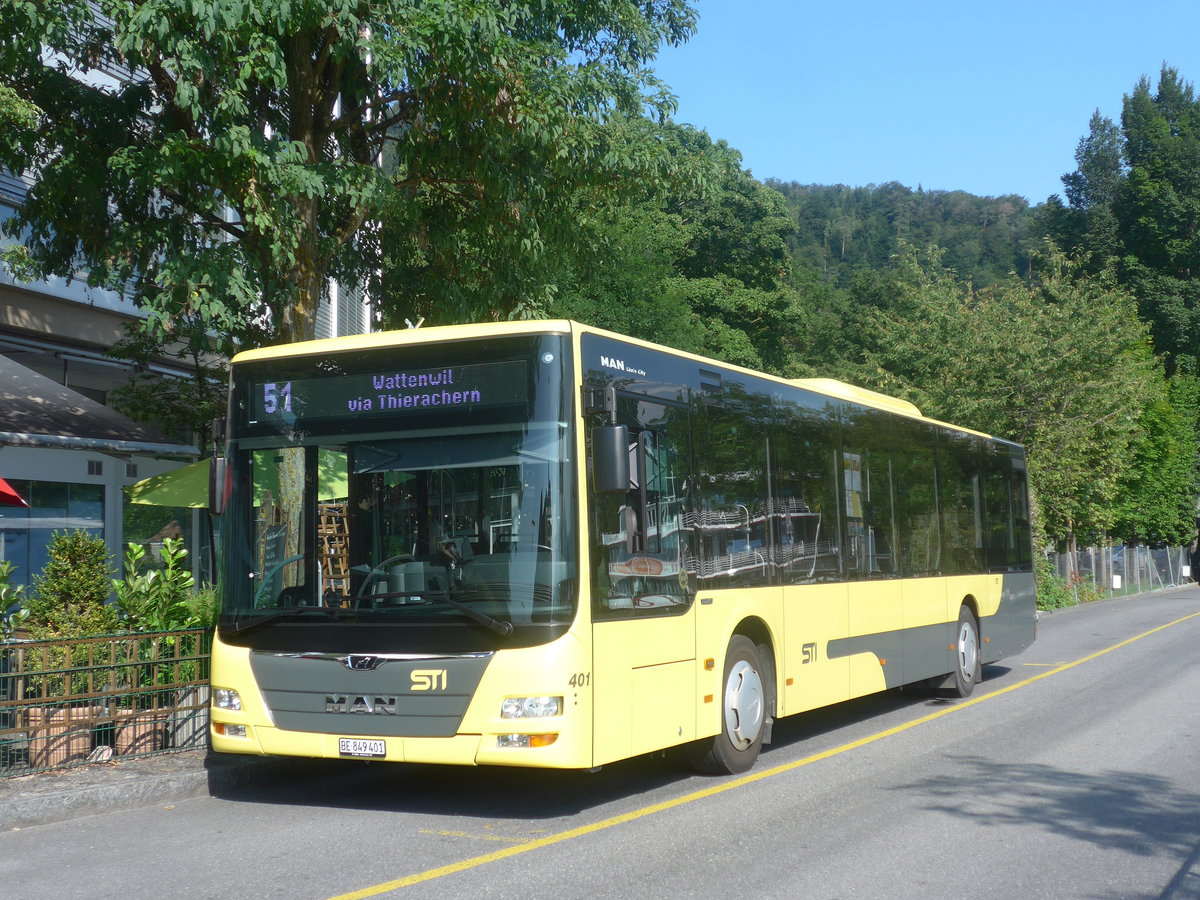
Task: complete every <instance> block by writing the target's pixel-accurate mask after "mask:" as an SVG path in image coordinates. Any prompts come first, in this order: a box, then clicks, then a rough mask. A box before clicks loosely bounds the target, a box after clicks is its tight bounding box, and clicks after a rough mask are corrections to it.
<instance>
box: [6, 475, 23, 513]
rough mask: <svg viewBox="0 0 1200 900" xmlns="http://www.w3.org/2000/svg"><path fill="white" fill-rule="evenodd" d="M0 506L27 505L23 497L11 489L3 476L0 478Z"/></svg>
mask: <svg viewBox="0 0 1200 900" xmlns="http://www.w3.org/2000/svg"><path fill="white" fill-rule="evenodd" d="M0 506H24V507H26V508H28V507H29V504H28V503H26V502H25V498H24V497H22V496H21V495H20V494H18V493H17V492H16V491H14V490H13V489H12V485H10V484H9V483H8V482H7V481H5V480H4V479H3V478H0Z"/></svg>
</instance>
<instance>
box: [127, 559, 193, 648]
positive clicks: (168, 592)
mask: <svg viewBox="0 0 1200 900" xmlns="http://www.w3.org/2000/svg"><path fill="white" fill-rule="evenodd" d="M187 556H188V552H187V550H186V549H185V548H184V546H183V541H182V540H180V539H172V538H167V539H166V540H165V541H163V544H162V562H163V565H162V568H161V569H150V570H148V571H147V570H145V564H146V548H145V547H143V546H142V545H141V544H129V545H128V547H127V548H126V550H125V578H124V579H123V580H114V581H113V587H114V588H116V592H117V608H118V609H119V610H120V611H121V614H122V616H123V617H124V618H125V620H126V622H127V624H128V626H129V627H130V628H131V629H132V630H133V631H177V630H180V629H184V628H195V627H197V626H198V625H201V624H202V622H201V620H200V617H199V615H198V614H197V613H198V610H197V609H196V608H195V606H196V604H195V601H194V600H193V592H192V588H193V587H194V585H195V580H194V579H193V578H192V573H191V572H190V571H189V570H188V562H187Z"/></svg>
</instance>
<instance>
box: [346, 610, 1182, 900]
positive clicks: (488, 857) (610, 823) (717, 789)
mask: <svg viewBox="0 0 1200 900" xmlns="http://www.w3.org/2000/svg"><path fill="white" fill-rule="evenodd" d="M1197 616H1200V612H1194V613H1192V614H1190V615H1187V616H1183V617H1182V618H1179V619H1176V620H1175V621H1174V622H1168V623H1166V624H1165V625H1159V626H1158V627H1157V628H1151V629H1150V630H1149V631H1144V632H1142V633H1141V634H1139V635H1135V636H1134V637H1131V638H1127V639H1126V640H1123V641H1121V642H1120V643H1117V644H1113V645H1112V646H1109V647H1105V648H1104V649H1103V650H1097V651H1096V652H1095V653H1089V654H1088V655H1087V656H1082V657H1080V658H1079V659H1076V660H1073V661H1072V662H1067V663H1062V664H1060V665H1058V666H1055V667H1054V668H1053V669H1050V670H1048V671H1046V672H1042V673H1041V674H1039V675H1034V676H1033V677H1031V678H1026V679H1025V680H1024V681H1018V682H1017V683H1016V684H1010V685H1008V686H1007V687H1003V688H999V689H998V690H995V691H991V692H989V693H987V694H982V695H980V696H978V697H972V698H971V699H969V700H963V701H961V702H958V703H955V704H954V705H953V706H944V707H942V708H940V709H938V710H937V711H936V712H931V713H929V714H927V715H924V716H921V717H920V718H919V719H913V720H912V721H911V722H906V723H904V724H903V725H897V726H895V727H894V728H888V729H886V730H884V731H879V732H876V733H875V734H871V735H867V736H866V737H863V738H859V739H858V740H855V741H850V742H849V743H846V744H842V745H841V746H838V747H833V748H831V749H829V750H822V751H821V752H820V753H814V754H812V755H811V756H806V757H804V758H803V759H797V760H794V761H793V762H790V763H784V764H783V765H780V766H774V767H773V768H770V769H763V770H761V771H757V772H751V773H749V774H747V775H743V776H741V777H740V778H734V779H732V780H731V781H723V782H721V783H720V784H716V785H713V786H712V787H707V788H704V789H702V790H699V791H693V792H692V793H690V794H685V795H684V796H682V797H676V798H674V799H673V800H664V801H663V802H662V803H655V804H652V805H650V806H643V807H642V808H641V809H635V810H631V811H630V812H627V813H621V815H619V816H612V817H611V818H608V819H603V820H601V821H599V822H593V823H592V824H591V825H580V826H579V827H578V828H569V829H567V830H566V831H560V832H558V833H557V834H551V835H547V836H546V837H543V838H537V839H535V840H532V841H527V842H526V843H523V844H518V845H516V846H515V847H505V848H504V849H503V850H496V851H493V852H492V853H485V854H483V855H482V856H474V857H471V858H470V859H464V860H461V861H460V862H456V863H450V864H449V865H446V866H439V867H438V868H436V869H427V870H425V871H424V872H417V873H415V874H413V875H407V876H405V877H404V878H397V879H395V880H394V881H385V882H383V883H382V884H377V885H374V886H372V887H366V888H363V889H362V890H358V891H352V892H350V893H348V894H339V895H337V896H336V897H331V898H330V900H362V898H365V897H377V896H378V895H380V894H386V893H388V892H389V891H395V890H399V889H400V888H405V887H411V886H412V885H414V884H421V883H422V882H426V881H433V880H434V879H436V878H443V877H445V876H446V875H453V874H454V873H456V872H465V871H466V870H467V869H474V868H478V867H479V866H484V865H487V864H488V863H493V862H498V861H499V860H502V859H508V858H509V857H510V856H517V855H518V854H521V853H529V852H530V851H532V850H540V849H542V848H543V847H550V846H552V845H554V844H561V843H562V842H563V841H569V840H571V839H572V838H577V837H583V836H584V835H588V834H594V833H595V832H597V831H604V830H606V829H608V828H612V827H614V826H616V825H624V824H625V823H626V822H633V821H636V820H637V819H643V818H645V817H646V816H652V815H655V814H656V813H660V812H665V811H667V810H669V809H675V808H677V807H680V806H685V805H687V804H689V803H695V802H696V801H697V800H704V799H707V798H708V797H715V796H716V795H718V794H723V793H725V792H726V791H731V790H734V789H735V788H739V787H742V786H744V785H747V784H753V783H754V782H756V781H762V780H763V779H766V778H774V777H775V776H776V775H782V774H784V773H786V772H791V771H794V770H795V769H799V768H802V767H803V766H807V765H811V764H812V763H815V762H820V761H821V760H824V759H829V758H830V757H833V756H838V755H840V754H842V753H846V752H848V751H850V750H857V749H858V748H859V747H865V746H867V745H868V744H873V743H875V742H876V741H881V740H883V739H884V738H889V737H893V736H895V735H897V734H901V733H902V732H905V731H908V730H909V729H910V728H916V727H917V726H919V725H924V724H926V723H928V722H932V721H933V720H934V719H940V718H941V717H942V716H948V715H950V713H953V712H957V711H958V710H960V709H967V708H969V707H972V706H975V705H977V704H979V703H983V702H984V701H985V700H991V699H993V698H995V697H1002V696H1004V695H1005V694H1011V693H1012V692H1013V691H1016V690H1019V689H1021V688H1023V687H1027V686H1029V685H1031V684H1033V683H1034V682H1037V681H1041V680H1042V679H1043V678H1049V677H1051V676H1052V675H1058V674H1059V673H1060V672H1066V671H1067V670H1068V669H1073V668H1075V667H1076V666H1081V665H1083V664H1084V663H1086V662H1091V661H1092V660H1094V659H1099V658H1100V657H1101V656H1104V655H1105V654H1107V653H1112V652H1113V651H1114V650H1119V649H1121V648H1122V647H1127V646H1129V645H1130V644H1133V643H1136V642H1137V641H1140V640H1142V639H1143V638H1147V637H1150V635H1152V634H1157V633H1158V632H1160V631H1164V630H1166V629H1167V628H1172V627H1174V626H1175V625H1179V624H1181V623H1183V622H1186V621H1188V620H1189V619H1194V618H1196V617H1197Z"/></svg>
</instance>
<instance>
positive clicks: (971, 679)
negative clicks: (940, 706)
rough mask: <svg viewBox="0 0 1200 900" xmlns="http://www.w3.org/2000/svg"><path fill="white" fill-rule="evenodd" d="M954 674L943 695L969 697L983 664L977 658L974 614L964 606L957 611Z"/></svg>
mask: <svg viewBox="0 0 1200 900" xmlns="http://www.w3.org/2000/svg"><path fill="white" fill-rule="evenodd" d="M954 663H955V665H954V672H953V677H952V679H951V681H950V682H949V684H948V685H947V686H946V688H945V691H944V694H945V696H947V697H960V698H964V697H970V696H971V692H972V691H973V690H975V685H976V684H978V683H979V677H980V674H981V673H982V670H983V664H982V662H981V661H980V657H979V625H978V623H976V621H975V614H974V613H973V612H971V610H970V609H969V608H968V607H966V606H964V607H962V608H961V609H960V610H959V611H958V625H957V627H956V628H955V631H954Z"/></svg>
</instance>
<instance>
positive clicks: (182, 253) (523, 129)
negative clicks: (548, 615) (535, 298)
mask: <svg viewBox="0 0 1200 900" xmlns="http://www.w3.org/2000/svg"><path fill="white" fill-rule="evenodd" d="M694 25H695V15H694V13H693V11H692V10H691V9H690V8H689V6H688V5H687V3H686V0H539V2H533V0H526V2H520V0H518V2H512V3H504V4H496V3H486V2H484V3H481V2H478V0H432V2H429V0H426V2H421V0H323V2H313V0H308V2H306V0H288V2H285V0H207V2H204V3H196V2H193V0H74V2H60V3H44V4H43V3H33V2H24V0H0V83H3V84H4V85H6V86H7V87H8V88H10V89H11V90H12V91H14V92H15V93H16V95H17V96H18V97H19V98H21V99H22V100H23V101H25V102H26V103H30V104H34V105H36V107H38V108H39V109H40V110H41V113H42V114H41V116H40V117H39V119H38V121H37V123H36V126H35V127H19V125H18V127H11V128H7V127H6V128H5V129H3V130H2V131H0V163H2V164H3V165H5V166H6V167H8V168H9V169H11V170H14V171H19V172H23V173H26V174H28V175H31V176H32V177H33V178H34V179H35V181H34V185H33V188H32V189H31V191H30V193H29V196H28V198H27V200H26V202H25V204H24V205H23V207H22V208H21V210H20V211H19V214H18V216H17V217H16V218H14V219H12V220H10V223H9V226H8V227H9V233H10V234H14V235H19V236H20V237H21V240H22V244H23V246H22V247H21V248H19V249H18V250H17V251H15V252H12V253H10V254H9V261H10V264H14V265H16V266H17V267H18V270H19V272H20V273H21V274H22V275H24V276H30V277H32V276H37V275H47V274H67V273H86V277H87V278H88V279H89V280H90V281H91V282H92V283H95V284H102V285H106V286H109V287H114V288H122V289H123V288H127V287H129V286H132V290H133V291H134V292H135V294H136V296H137V299H138V300H139V301H140V302H141V303H142V304H143V305H144V306H145V308H147V309H148V310H149V311H150V319H149V321H150V324H151V325H152V326H156V327H158V328H159V329H160V330H161V331H164V332H167V333H171V332H173V331H174V330H176V328H177V325H178V323H179V322H181V321H187V322H193V321H195V320H196V319H197V318H199V319H200V320H201V321H204V322H206V323H208V324H210V325H211V326H213V327H215V328H217V329H220V330H223V331H226V332H231V333H240V334H248V335H251V337H250V339H251V340H261V339H267V338H270V339H275V340H281V341H290V340H297V339H304V338H308V337H311V336H312V335H313V332H314V326H315V322H316V314H317V308H318V304H319V303H320V302H321V295H322V290H323V287H324V285H325V284H326V281H327V279H330V278H335V279H340V280H342V281H347V282H351V283H362V282H368V281H372V280H374V284H373V287H375V288H376V293H375V296H374V299H375V301H376V302H377V303H378V304H380V307H381V308H382V309H383V310H384V311H385V316H386V317H387V318H389V319H390V320H395V319H397V318H402V317H403V315H404V313H405V307H404V298H403V297H402V296H399V295H398V294H393V295H387V294H385V293H384V291H385V289H386V288H387V287H388V285H387V284H385V283H381V282H380V281H379V280H378V278H377V275H378V274H379V273H380V272H381V271H382V270H383V267H384V265H385V263H387V262H388V261H389V259H388V257H387V253H386V251H387V249H388V248H387V247H386V246H385V243H384V241H383V240H382V233H383V230H384V229H385V228H386V227H387V222H389V221H391V222H400V223H403V222H405V221H413V220H417V221H418V224H419V220H420V216H416V215H415V214H414V213H413V212H412V210H413V209H415V208H418V207H420V206H421V205H422V204H426V203H429V202H431V198H433V200H435V201H437V202H439V203H449V204H450V205H452V206H453V205H457V206H458V207H460V208H465V207H470V206H472V205H475V206H478V205H480V204H482V205H484V206H487V207H488V208H489V209H491V210H496V209H503V210H505V211H506V213H507V216H506V217H505V218H503V219H502V220H498V221H497V220H494V219H492V217H490V216H473V217H472V216H468V217H466V218H467V219H468V220H469V224H470V225H471V226H472V227H474V228H475V229H476V233H475V234H474V235H473V236H472V241H473V246H475V247H478V246H480V245H483V248H484V251H486V249H487V246H486V245H487V241H488V240H489V237H490V236H492V235H500V236H501V237H502V238H503V241H501V242H500V243H501V244H502V245H504V246H508V243H507V242H508V239H509V238H510V237H511V236H512V234H513V233H514V232H515V233H517V234H518V236H519V237H518V241H519V243H518V246H523V247H525V248H526V250H527V252H529V253H536V252H537V250H538V248H539V247H540V246H541V242H542V241H543V236H542V229H541V228H540V223H539V217H538V212H539V210H538V200H539V199H540V197H541V196H542V193H543V191H545V190H546V189H547V187H548V185H549V184H551V183H552V182H554V181H555V179H561V178H565V179H567V181H568V182H569V181H570V179H571V178H572V177H578V178H579V179H580V183H581V184H583V185H584V186H585V187H587V188H589V189H591V188H592V187H593V186H594V185H596V184H597V183H598V179H597V178H595V177H588V176H587V175H586V174H580V175H578V176H576V174H575V173H588V172H594V171H595V170H596V164H597V161H600V166H599V168H600V170H601V171H603V172H607V173H609V174H611V173H612V172H613V171H615V170H618V169H620V170H622V171H626V172H627V171H631V170H632V171H635V172H636V173H637V174H640V175H645V176H647V177H656V176H658V175H660V174H661V172H662V169H663V166H664V165H665V163H664V162H663V160H664V155H663V154H658V153H656V152H655V149H654V144H653V143H652V142H642V143H639V144H635V147H636V149H630V145H629V143H628V142H627V141H626V140H625V139H624V138H623V139H620V140H613V139H611V137H610V135H609V134H608V133H607V132H606V131H605V123H606V122H608V121H609V120H610V119H613V118H614V117H621V118H624V119H625V120H636V119H639V118H640V117H641V116H643V115H644V114H645V113H647V112H650V113H651V114H655V115H661V114H664V113H667V112H669V110H670V108H671V102H672V101H671V98H670V96H669V94H667V93H666V91H665V90H664V88H663V86H662V85H661V84H660V83H659V82H658V81H657V80H656V79H655V77H654V75H653V73H652V71H651V70H650V69H649V68H648V64H649V63H650V61H651V60H652V58H653V56H654V54H655V52H656V51H657V49H658V48H659V46H661V45H662V44H663V43H678V42H680V41H683V40H685V39H686V38H687V37H688V36H689V35H690V33H691V32H692V30H693V28H694ZM415 246H416V248H417V249H418V250H419V249H420V248H421V246H422V245H421V243H420V242H419V241H418V242H417V243H416V245H415ZM410 249H411V248H410ZM468 312H469V313H477V312H478V310H474V309H472V310H465V311H464V314H466V313H468ZM500 312H512V310H507V311H503V310H495V309H489V310H485V311H484V313H485V314H493V315H494V314H498V313H500ZM255 335H257V336H255Z"/></svg>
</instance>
